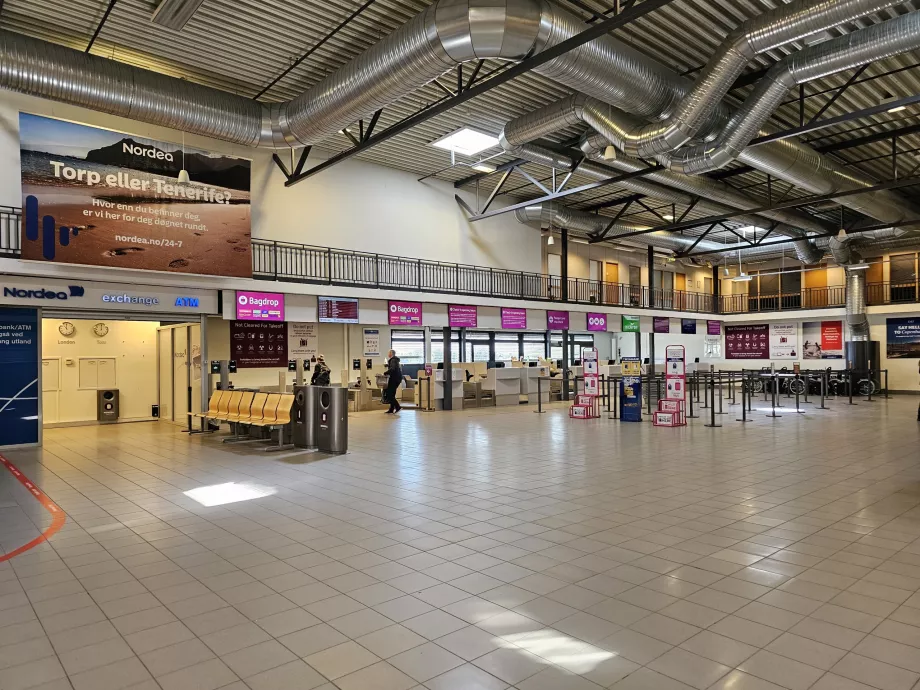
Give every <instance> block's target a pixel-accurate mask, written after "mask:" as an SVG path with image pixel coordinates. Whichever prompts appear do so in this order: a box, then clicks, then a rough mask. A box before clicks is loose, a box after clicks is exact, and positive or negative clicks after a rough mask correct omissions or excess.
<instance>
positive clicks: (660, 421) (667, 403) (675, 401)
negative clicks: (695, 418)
mask: <svg viewBox="0 0 920 690" xmlns="http://www.w3.org/2000/svg"><path fill="white" fill-rule="evenodd" d="M686 360H687V357H686V350H685V349H684V346H683V345H668V347H667V348H666V349H665V362H666V367H667V370H666V371H665V387H666V393H665V399H664V400H659V401H658V410H657V411H656V412H655V413H654V415H653V418H652V423H653V424H654V425H655V426H686V425H687V417H686V410H685V407H684V406H685V405H686V402H687V363H686Z"/></svg>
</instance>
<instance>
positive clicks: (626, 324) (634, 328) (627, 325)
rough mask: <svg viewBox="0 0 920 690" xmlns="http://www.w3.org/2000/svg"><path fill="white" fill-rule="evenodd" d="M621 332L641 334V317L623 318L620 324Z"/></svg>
mask: <svg viewBox="0 0 920 690" xmlns="http://www.w3.org/2000/svg"><path fill="white" fill-rule="evenodd" d="M620 330H621V331H622V332H623V333H638V332H639V317H638V316H626V315H625V314H624V315H623V318H622V320H621V323H620Z"/></svg>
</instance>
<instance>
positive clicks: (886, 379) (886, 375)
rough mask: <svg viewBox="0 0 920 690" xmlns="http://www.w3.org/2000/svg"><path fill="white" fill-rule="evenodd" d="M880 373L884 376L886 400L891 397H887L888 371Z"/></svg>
mask: <svg viewBox="0 0 920 690" xmlns="http://www.w3.org/2000/svg"><path fill="white" fill-rule="evenodd" d="M882 373H883V374H885V399H886V400H887V399H888V398H890V397H891V396H890V395H888V370H887V369H883V370H882Z"/></svg>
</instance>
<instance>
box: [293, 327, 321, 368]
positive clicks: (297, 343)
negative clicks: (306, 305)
mask: <svg viewBox="0 0 920 690" xmlns="http://www.w3.org/2000/svg"><path fill="white" fill-rule="evenodd" d="M287 342H288V352H287V357H288V359H310V358H311V357H315V356H316V355H317V353H318V351H319V339H318V337H317V334H316V324H315V323H289V324H288V339H287Z"/></svg>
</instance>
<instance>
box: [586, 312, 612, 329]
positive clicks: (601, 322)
mask: <svg viewBox="0 0 920 690" xmlns="http://www.w3.org/2000/svg"><path fill="white" fill-rule="evenodd" d="M585 320H586V321H587V324H588V330H589V331H606V330H607V315H606V314H595V313H593V312H590V311H589V312H588V313H587V314H586V315H585Z"/></svg>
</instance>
